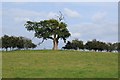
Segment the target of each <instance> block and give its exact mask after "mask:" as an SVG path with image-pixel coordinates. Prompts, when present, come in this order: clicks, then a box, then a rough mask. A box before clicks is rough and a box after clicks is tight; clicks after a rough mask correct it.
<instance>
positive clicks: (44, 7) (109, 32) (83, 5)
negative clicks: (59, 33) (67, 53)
mask: <svg viewBox="0 0 120 80" xmlns="http://www.w3.org/2000/svg"><path fill="white" fill-rule="evenodd" d="M59 11H61V12H62V13H63V15H64V17H65V19H64V22H65V23H67V24H68V29H69V31H70V33H71V37H70V38H68V39H67V40H72V39H75V38H78V39H79V40H83V41H84V42H86V41H88V40H92V39H97V40H100V41H105V42H117V41H118V3H117V2H74V3H73V2H72V3H70V2H63V3H60V2H56V3H55V2H54V3H53V2H47V3H43V2H3V3H2V13H0V17H2V35H4V34H7V35H10V36H11V35H14V36H24V37H27V38H30V39H32V38H33V37H34V33H33V32H28V31H27V30H26V29H25V26H24V24H25V22H26V21H27V20H31V21H40V20H44V19H50V18H56V15H58V13H59ZM2 35H0V36H2ZM39 41H41V39H37V38H34V39H33V42H34V43H36V44H37V43H39ZM64 45H65V44H64V43H63V41H60V43H59V48H61V47H62V46H64ZM39 48H42V49H43V48H48V49H51V48H52V41H51V40H47V41H45V42H44V43H43V44H42V45H40V46H39Z"/></svg>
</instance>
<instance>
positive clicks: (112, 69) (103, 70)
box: [2, 50, 118, 78]
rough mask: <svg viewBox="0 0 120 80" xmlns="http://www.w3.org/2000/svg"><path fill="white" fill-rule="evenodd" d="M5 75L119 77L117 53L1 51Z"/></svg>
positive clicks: (30, 76) (21, 76)
mask: <svg viewBox="0 0 120 80" xmlns="http://www.w3.org/2000/svg"><path fill="white" fill-rule="evenodd" d="M2 61H3V64H2V70H3V71H2V76H3V78H117V77H118V54H117V53H102V52H80V51H52V50H35V51H34V50H31V51H11V52H3V53H2Z"/></svg>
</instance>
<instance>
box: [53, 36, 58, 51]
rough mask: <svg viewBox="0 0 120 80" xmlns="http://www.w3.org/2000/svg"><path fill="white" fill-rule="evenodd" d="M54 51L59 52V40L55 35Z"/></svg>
mask: <svg viewBox="0 0 120 80" xmlns="http://www.w3.org/2000/svg"><path fill="white" fill-rule="evenodd" d="M53 50H58V39H57V38H56V35H54V39H53Z"/></svg>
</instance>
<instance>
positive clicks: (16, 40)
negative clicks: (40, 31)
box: [1, 35, 36, 51]
mask: <svg viewBox="0 0 120 80" xmlns="http://www.w3.org/2000/svg"><path fill="white" fill-rule="evenodd" d="M1 42H2V43H1V44H2V45H1V47H2V48H5V49H6V51H7V49H8V48H10V49H11V48H12V50H13V49H14V48H17V49H28V48H35V47H36V45H35V44H34V43H32V41H31V40H29V39H27V38H25V37H15V36H7V35H4V36H3V37H1Z"/></svg>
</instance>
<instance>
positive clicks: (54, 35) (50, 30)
mask: <svg viewBox="0 0 120 80" xmlns="http://www.w3.org/2000/svg"><path fill="white" fill-rule="evenodd" d="M25 26H26V29H27V30H28V31H34V32H35V37H37V38H43V40H47V39H52V40H53V42H56V43H57V44H58V40H59V38H61V39H63V40H64V42H65V41H66V38H68V37H69V36H70V33H69V31H68V29H67V24H66V23H64V22H60V21H58V20H56V19H50V20H43V21H40V22H32V21H27V22H26V24H25ZM57 44H56V45H57ZM54 45H55V43H54Z"/></svg>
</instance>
